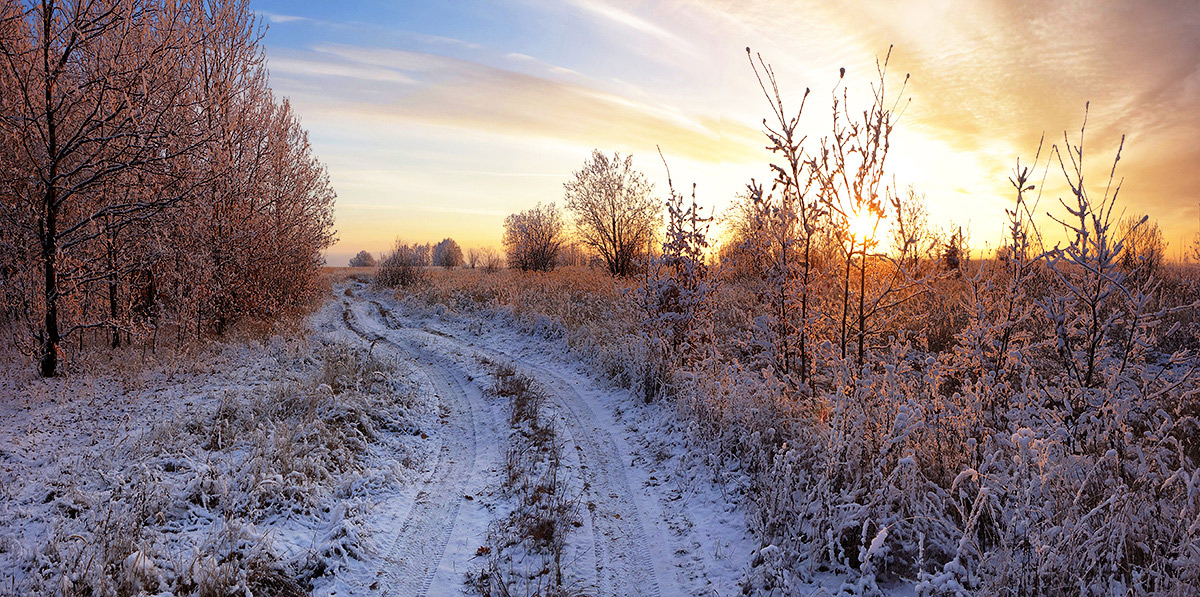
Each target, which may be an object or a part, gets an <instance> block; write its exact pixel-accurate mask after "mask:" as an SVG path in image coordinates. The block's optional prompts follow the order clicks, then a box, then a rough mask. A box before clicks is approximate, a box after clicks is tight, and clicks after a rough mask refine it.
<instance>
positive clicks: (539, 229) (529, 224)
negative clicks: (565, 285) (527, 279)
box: [502, 203, 565, 271]
mask: <svg viewBox="0 0 1200 597" xmlns="http://www.w3.org/2000/svg"><path fill="white" fill-rule="evenodd" d="M563 228H564V224H563V217H562V212H560V211H559V210H558V208H556V207H555V206H554V204H553V203H551V204H549V205H542V204H540V203H539V204H538V205H537V206H536V207H533V208H532V209H527V210H525V211H522V212H518V213H515V214H509V215H508V217H507V218H504V238H503V240H502V242H503V244H504V251H505V253H507V255H508V266H509V267H512V268H516V269H519V270H533V271H550V270H552V269H554V268H555V266H556V265H558V252H559V250H560V249H561V248H562V245H563V242H564V240H565V239H564V237H563Z"/></svg>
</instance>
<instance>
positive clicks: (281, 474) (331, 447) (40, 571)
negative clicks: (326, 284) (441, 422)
mask: <svg viewBox="0 0 1200 597" xmlns="http://www.w3.org/2000/svg"><path fill="white" fill-rule="evenodd" d="M124 356H125V357H131V356H134V355H132V354H129V355H124ZM134 363H137V364H134ZM4 366H5V374H4V375H3V376H2V377H0V384H3V388H2V389H3V392H2V394H3V395H4V396H6V398H5V399H4V402H3V403H2V404H0V436H3V445H4V446H5V448H4V449H3V453H2V454H0V475H2V479H0V481H2V482H3V486H4V492H3V494H2V495H0V498H2V500H0V571H2V572H0V593H6V594H13V595H27V594H65V595H134V594H144V593H158V592H164V591H166V592H170V593H172V594H175V595H201V596H208V595H212V596H218V595H234V594H239V595H240V594H270V595H303V594H307V593H308V591H309V590H311V588H312V587H313V586H314V585H319V584H321V583H322V582H324V581H323V580H322V579H324V578H326V577H327V576H328V575H330V574H331V573H333V572H334V571H336V570H338V569H341V568H344V567H346V566H348V565H351V562H352V560H355V559H359V558H360V557H361V556H362V555H363V553H364V550H366V549H368V547H369V538H368V537H367V536H366V532H365V527H364V518H365V513H366V511H367V510H368V509H369V507H370V503H371V500H370V499H369V495H370V494H371V493H372V492H374V491H378V490H379V489H380V488H381V487H384V486H387V485H389V484H392V483H393V482H394V481H395V479H396V474H397V473H398V472H399V469H398V468H392V466H391V465H381V464H374V463H372V462H371V461H369V458H368V455H369V450H370V449H371V446H372V444H373V443H376V442H379V441H384V439H385V436H395V437H406V436H408V435H410V432H411V429H413V428H414V427H413V423H412V421H413V420H414V416H415V414H414V413H416V412H419V411H420V409H421V408H422V407H421V405H419V404H417V403H416V402H415V397H414V395H413V394H412V393H411V392H410V391H409V390H407V389H406V386H405V385H404V383H403V379H402V376H400V375H398V374H397V373H396V372H395V371H392V370H391V368H390V367H388V366H386V365H385V364H384V363H381V362H380V361H378V360H376V359H374V358H372V357H371V355H370V354H368V352H367V350H366V349H362V348H353V347H350V346H347V345H343V344H338V343H335V342H332V341H327V340H325V339H322V338H320V337H311V336H310V337H302V338H301V339H285V338H283V337H281V336H274V337H271V338H269V339H267V340H263V341H255V340H248V339H247V340H241V341H235V342H230V343H226V344H213V345H210V346H207V347H205V348H203V349H197V350H193V351H189V352H187V353H185V354H183V355H176V357H172V358H160V359H159V360H157V361H154V362H148V363H145V364H141V362H140V360H135V359H128V358H122V356H121V355H111V356H110V357H104V358H101V357H99V356H97V357H96V358H94V359H92V362H91V363H90V364H89V365H88V367H89V369H90V370H88V371H83V370H82V369H83V367H82V366H77V367H76V369H75V373H74V374H72V375H71V376H68V377H65V378H54V379H48V380H40V379H34V378H32V377H30V376H29V375H28V374H26V373H25V371H24V369H27V367H21V366H20V365H19V364H18V363H12V362H10V363H5V365H4ZM391 443H392V444H393V446H392V447H393V448H395V449H398V450H400V451H402V452H403V451H404V450H405V444H404V443H402V442H391ZM409 462H410V463H411V459H409Z"/></svg>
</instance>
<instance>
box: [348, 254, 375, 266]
mask: <svg viewBox="0 0 1200 597" xmlns="http://www.w3.org/2000/svg"><path fill="white" fill-rule="evenodd" d="M350 267H375V256H374V255H371V253H370V252H369V251H359V252H358V255H355V256H354V257H352V258H350Z"/></svg>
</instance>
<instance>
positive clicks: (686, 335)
mask: <svg viewBox="0 0 1200 597" xmlns="http://www.w3.org/2000/svg"><path fill="white" fill-rule="evenodd" d="M659 156H660V157H661V156H662V150H661V149H660V150H659ZM663 167H664V168H667V186H668V188H669V190H670V199H668V200H667V237H666V240H665V242H664V243H663V246H662V255H661V256H660V257H658V258H657V259H655V260H654V261H653V263H652V264H651V267H649V268H647V271H646V275H645V276H644V279H643V281H642V289H641V290H642V293H641V294H642V295H641V297H640V298H641V302H642V305H643V309H644V310H645V311H646V319H645V321H644V322H643V327H645V328H646V330H647V332H649V334H648V335H649V337H650V338H651V339H652V342H653V343H654V346H653V347H652V350H653V351H654V353H655V356H656V358H655V359H654V360H657V361H659V362H658V363H654V362H651V363H648V367H652V368H653V367H655V366H656V365H658V366H661V367H662V368H664V369H665V370H663V371H659V372H658V375H650V374H647V375H646V376H645V377H644V381H643V383H644V387H643V391H644V394H645V399H646V401H647V402H648V401H650V399H651V398H653V397H654V395H655V394H656V393H658V392H659V391H661V383H662V382H664V381H668V382H669V380H670V377H671V371H670V370H671V369H673V368H677V367H681V366H684V365H687V364H688V363H689V362H691V361H692V360H693V359H695V358H696V357H697V356H698V353H699V351H700V349H701V347H702V345H704V344H706V343H708V342H709V340H710V338H707V337H706V336H708V334H707V333H706V332H707V330H706V329H705V327H706V323H707V322H706V319H707V309H709V308H710V305H709V304H708V302H709V301H708V296H709V294H710V292H711V291H712V288H711V285H710V281H709V276H708V267H707V266H706V265H705V264H704V252H705V250H707V249H708V226H709V223H710V222H712V217H711V216H710V217H704V215H703V214H702V209H701V208H700V206H699V205H698V204H697V203H696V186H695V185H694V184H693V185H692V201H691V205H686V204H685V203H684V199H683V195H681V194H680V193H679V192H678V191H676V190H675V186H674V183H673V182H672V181H671V170H670V168H669V167H667V161H666V158H663Z"/></svg>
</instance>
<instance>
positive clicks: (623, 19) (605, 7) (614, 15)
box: [574, 0, 687, 46]
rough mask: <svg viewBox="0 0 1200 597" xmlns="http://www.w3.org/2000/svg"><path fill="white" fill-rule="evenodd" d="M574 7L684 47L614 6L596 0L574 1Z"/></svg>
mask: <svg viewBox="0 0 1200 597" xmlns="http://www.w3.org/2000/svg"><path fill="white" fill-rule="evenodd" d="M574 4H575V6H578V7H579V8H582V9H584V10H586V11H588V12H591V13H592V14H595V15H598V16H600V17H603V18H604V19H605V20H607V21H609V22H611V23H614V24H616V25H619V26H621V27H624V28H627V29H630V30H632V31H636V32H638V33H641V34H644V35H648V36H651V37H654V38H657V39H659V40H661V41H665V42H668V43H670V44H672V45H676V46H686V45H687V42H685V41H684V40H683V39H682V38H680V37H679V36H678V35H675V34H674V33H671V32H670V31H667V30H666V29H663V28H662V27H659V26H658V25H655V24H654V23H651V22H650V21H647V20H646V19H643V18H641V17H639V16H637V15H634V14H633V13H630V12H626V11H624V10H621V9H619V8H617V7H615V6H612V5H609V4H605V3H604V2H600V1H598V0H575V2H574Z"/></svg>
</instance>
